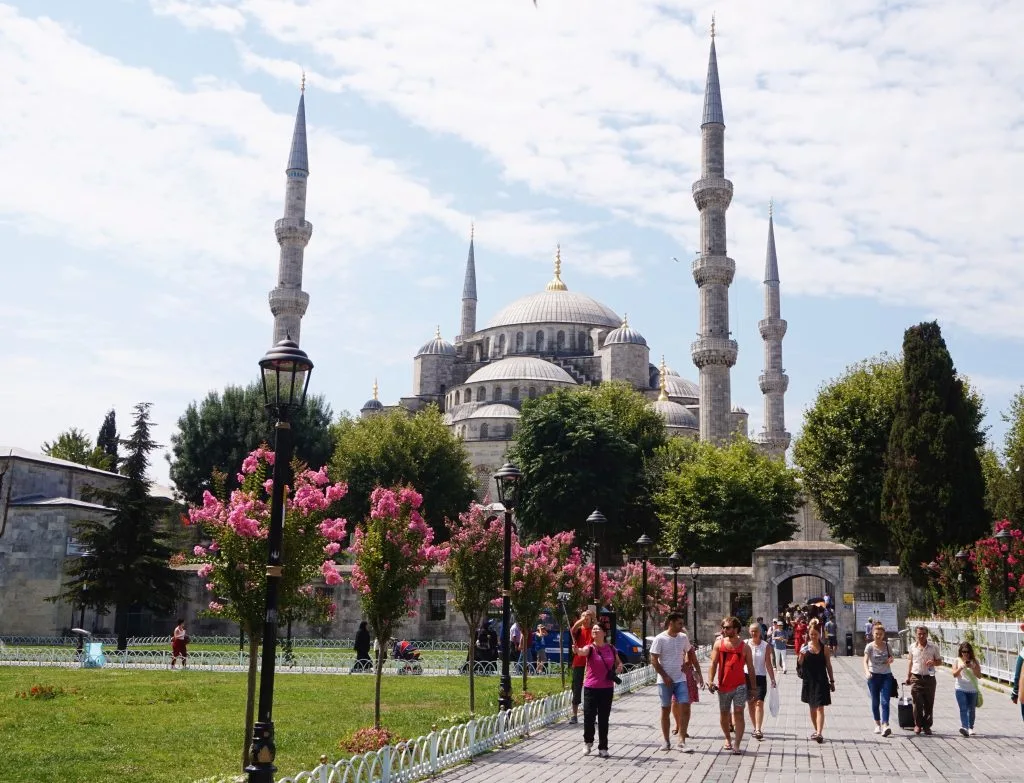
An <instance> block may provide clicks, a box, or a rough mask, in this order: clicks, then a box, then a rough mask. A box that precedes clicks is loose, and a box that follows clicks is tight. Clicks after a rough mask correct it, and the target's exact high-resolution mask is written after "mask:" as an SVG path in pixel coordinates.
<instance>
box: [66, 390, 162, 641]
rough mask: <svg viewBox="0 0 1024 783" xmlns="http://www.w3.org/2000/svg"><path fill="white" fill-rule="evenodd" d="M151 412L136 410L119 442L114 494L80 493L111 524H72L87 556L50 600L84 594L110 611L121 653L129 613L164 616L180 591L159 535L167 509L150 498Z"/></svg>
mask: <svg viewBox="0 0 1024 783" xmlns="http://www.w3.org/2000/svg"><path fill="white" fill-rule="evenodd" d="M149 408H150V403H148V402H143V403H139V404H138V405H136V406H135V422H134V426H133V430H132V436H131V438H130V439H128V440H125V441H122V442H121V445H122V446H124V447H125V449H126V451H127V457H126V458H125V461H124V465H123V466H122V475H123V476H124V477H125V481H124V482H123V483H122V484H121V486H120V487H117V488H115V489H98V488H95V487H93V488H90V489H89V490H88V492H87V493H84V494H85V495H86V497H87V498H88V499H90V500H95V501H98V502H99V503H102V504H103V505H104V506H107V507H108V508H110V509H112V510H113V516H112V517H111V519H110V521H109V522H96V521H83V522H78V523H76V524H75V531H76V535H77V536H78V539H79V541H81V542H82V544H83V545H84V547H85V548H86V549H87V550H88V552H89V555H88V556H86V557H80V558H77V559H76V560H74V561H72V563H71V565H70V566H69V568H68V571H67V575H68V577H69V578H68V581H66V582H65V583H64V584H63V585H62V591H61V593H60V595H58V596H55V597H54V598H55V599H57V598H60V599H64V600H71V601H73V602H76V603H81V602H82V600H83V593H85V594H86V596H84V597H85V598H86V600H87V603H88V605H89V606H92V607H95V608H96V609H97V611H98V612H100V613H101V614H103V613H105V611H106V610H107V608H108V607H110V606H113V607H114V629H115V631H116V633H117V648H118V649H119V650H123V649H125V648H126V647H127V646H128V610H129V609H130V608H131V607H133V606H140V607H143V608H147V609H150V610H152V611H153V612H157V613H162V614H168V613H170V612H171V611H173V609H174V607H175V604H176V602H177V599H178V594H179V591H180V588H181V582H180V577H179V575H178V573H177V572H175V571H173V570H172V569H171V567H170V565H169V562H168V561H169V560H170V557H171V555H172V553H173V550H172V549H171V547H170V546H169V545H168V544H167V542H166V540H165V538H164V533H163V532H162V521H163V516H164V508H165V505H166V504H165V503H164V501H162V500H160V499H159V498H153V497H151V496H150V494H149V491H150V488H151V486H152V482H151V481H150V480H149V479H148V478H147V477H146V472H147V470H148V469H149V455H150V452H152V451H153V449H156V448H159V445H158V444H157V443H155V442H154V441H153V439H152V437H151V436H150V426H151V425H150V420H149Z"/></svg>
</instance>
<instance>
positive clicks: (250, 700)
mask: <svg viewBox="0 0 1024 783" xmlns="http://www.w3.org/2000/svg"><path fill="white" fill-rule="evenodd" d="M259 652H260V643H259V641H258V640H257V639H256V638H254V636H253V634H251V633H250V634H249V673H248V676H247V677H246V688H245V737H244V738H243V740H242V769H243V770H244V769H245V768H246V767H247V766H249V740H250V739H251V738H252V723H253V715H254V713H255V712H256V675H257V673H258V672H257V669H258V664H259Z"/></svg>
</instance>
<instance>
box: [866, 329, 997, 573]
mask: <svg viewBox="0 0 1024 783" xmlns="http://www.w3.org/2000/svg"><path fill="white" fill-rule="evenodd" d="M979 426H980V410H979V409H978V408H977V407H975V406H972V404H971V402H970V401H969V398H968V392H967V389H966V388H965V384H964V382H963V381H962V380H961V379H960V378H959V377H957V373H956V369H955V368H954V367H953V359H952V357H950V355H949V351H948V350H947V348H946V342H945V340H943V339H942V332H941V331H940V329H939V325H938V324H937V323H935V322H934V321H932V322H929V323H922V324H918V325H917V326H912V327H910V328H909V329H907V331H906V333H905V334H904V337H903V375H902V380H901V383H900V390H899V393H898V395H897V398H896V415H895V418H894V419H893V424H892V431H891V432H890V435H889V449H888V453H887V456H886V473H885V481H884V484H883V487H882V521H883V523H885V524H887V525H888V526H889V529H890V531H891V533H892V538H893V544H894V546H895V547H896V550H897V554H898V556H899V566H900V573H901V574H902V575H903V576H905V577H908V578H911V579H913V580H914V582H915V583H916V584H923V583H924V581H925V574H924V573H923V571H922V570H921V568H920V566H919V564H920V563H921V562H924V561H927V560H928V558H930V557H932V555H933V554H934V553H935V552H936V551H937V550H938V549H939V547H941V546H955V545H962V544H968V543H970V542H971V541H974V540H975V539H977V538H979V537H980V536H982V535H983V534H985V533H986V532H987V531H988V530H989V528H990V525H991V518H990V517H989V515H988V513H987V512H986V511H985V480H984V476H983V475H982V469H981V461H980V459H979V457H978V452H979V450H980V449H981V448H982V446H983V445H984V442H985V441H984V435H983V434H982V432H981V431H980V429H979Z"/></svg>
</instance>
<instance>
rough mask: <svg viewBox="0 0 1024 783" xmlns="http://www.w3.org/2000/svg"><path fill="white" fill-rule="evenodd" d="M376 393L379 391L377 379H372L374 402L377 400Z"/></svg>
mask: <svg viewBox="0 0 1024 783" xmlns="http://www.w3.org/2000/svg"><path fill="white" fill-rule="evenodd" d="M378 391H379V390H378V389H377V379H376V378H374V379H373V399H374V400H376V399H377V392H378Z"/></svg>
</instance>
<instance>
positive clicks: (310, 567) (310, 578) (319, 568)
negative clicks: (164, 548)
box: [188, 446, 346, 769]
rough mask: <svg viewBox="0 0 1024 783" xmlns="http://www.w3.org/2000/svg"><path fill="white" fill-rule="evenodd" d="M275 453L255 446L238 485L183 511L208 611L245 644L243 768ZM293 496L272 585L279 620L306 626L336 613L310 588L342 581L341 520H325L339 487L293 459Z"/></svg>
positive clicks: (342, 491)
mask: <svg viewBox="0 0 1024 783" xmlns="http://www.w3.org/2000/svg"><path fill="white" fill-rule="evenodd" d="M273 464H274V452H273V451H271V450H270V449H268V448H265V447H262V446H261V447H260V448H258V449H256V450H255V451H253V452H252V453H251V454H249V456H248V457H246V458H245V459H244V460H243V461H242V470H241V475H242V477H243V478H242V482H241V486H240V487H239V488H238V489H236V490H234V491H233V492H232V493H231V495H230V497H229V498H226V499H225V497H224V490H223V482H218V483H219V484H221V486H220V487H218V491H219V492H220V493H221V497H217V496H216V495H214V494H213V493H212V492H209V491H207V492H205V493H204V494H203V503H202V505H199V506H192V507H191V508H190V509H189V512H188V520H189V524H193V525H198V526H199V527H200V528H201V529H202V530H203V532H204V533H205V534H206V535H208V536H209V538H210V543H209V544H208V545H207V546H205V547H203V546H196V547H195V549H194V550H193V555H194V556H195V557H196V558H198V559H199V560H200V562H201V565H200V566H199V571H198V572H197V573H198V576H199V578H200V579H205V580H207V582H206V589H207V590H208V591H209V592H210V594H211V600H210V603H209V604H208V614H210V615H213V616H216V617H221V618H224V619H226V620H233V621H235V622H236V623H238V624H239V626H240V627H241V629H242V631H244V632H245V636H246V637H247V638H248V639H249V673H248V679H247V688H246V701H245V733H244V734H243V742H242V768H243V769H244V768H245V766H246V765H247V764H248V763H249V739H250V737H251V736H252V726H253V713H254V711H255V703H256V675H257V671H258V664H259V648H260V644H261V643H262V642H263V620H264V616H265V613H266V593H267V573H266V571H267V533H268V531H269V530H270V493H271V491H272V489H273V479H272V478H271V479H270V480H268V479H267V475H268V471H269V468H271V467H272V466H273ZM292 465H293V469H294V470H295V480H294V484H295V486H294V492H292V493H290V494H288V495H286V499H285V513H284V537H283V546H282V549H283V551H284V552H286V553H287V567H286V568H284V569H282V572H281V581H280V582H279V583H278V594H277V606H278V615H279V616H281V617H285V616H287V617H291V618H292V619H293V620H308V621H309V622H311V623H318V622H326V621H328V620H329V619H330V618H331V617H333V616H334V608H335V607H334V604H333V603H332V602H331V601H330V600H329V599H328V598H327V597H326V596H325V595H324V594H323V593H320V592H317V591H316V590H315V589H314V588H313V586H312V585H311V584H310V583H311V582H314V581H319V579H320V578H321V577H322V578H323V580H324V581H325V582H326V583H327V585H328V586H333V585H336V584H339V583H340V582H341V575H340V574H339V573H338V569H337V566H336V565H335V562H334V557H335V555H337V554H338V552H339V550H340V549H341V542H342V541H343V540H344V539H345V536H346V530H345V527H346V522H345V520H344V519H337V518H331V517H330V511H331V510H332V507H333V506H334V505H336V503H337V501H338V500H339V499H341V498H342V497H343V496H344V494H345V485H344V484H341V483H334V484H332V483H331V481H330V478H329V477H328V475H327V469H326V468H321V469H320V470H318V471H313V470H310V469H308V468H306V467H305V466H304V465H302V464H301V463H298V462H293V463H292Z"/></svg>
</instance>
